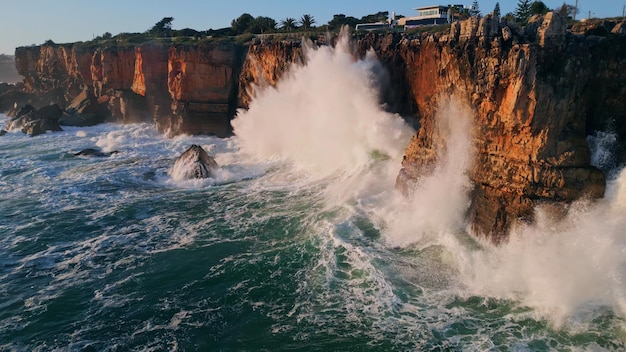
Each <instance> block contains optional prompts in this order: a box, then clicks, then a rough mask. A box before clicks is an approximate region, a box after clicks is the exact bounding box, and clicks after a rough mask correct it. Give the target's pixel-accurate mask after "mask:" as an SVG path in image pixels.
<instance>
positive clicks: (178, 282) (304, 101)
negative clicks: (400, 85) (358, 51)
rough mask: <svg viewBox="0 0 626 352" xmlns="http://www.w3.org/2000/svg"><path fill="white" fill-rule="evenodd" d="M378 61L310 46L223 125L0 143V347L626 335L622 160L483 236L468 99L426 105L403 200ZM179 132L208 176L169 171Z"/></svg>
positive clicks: (569, 345) (285, 346) (397, 120)
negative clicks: (562, 197) (421, 142)
mask: <svg viewBox="0 0 626 352" xmlns="http://www.w3.org/2000/svg"><path fill="white" fill-rule="evenodd" d="M376 72H380V67H379V65H378V63H377V61H376V58H375V57H373V56H372V55H369V56H368V57H367V58H365V59H363V60H357V61H355V60H354V59H353V58H352V56H351V55H350V54H349V50H348V46H347V44H346V43H340V44H339V45H338V47H337V48H336V49H334V48H330V47H322V48H319V49H309V50H308V52H307V65H306V66H304V67H297V68H296V67H294V68H292V70H291V71H290V73H289V74H288V75H286V77H285V79H284V80H283V81H281V82H280V83H279V84H278V86H277V87H275V88H266V89H260V90H259V91H258V93H257V96H256V97H255V100H254V101H253V103H252V104H251V106H250V109H249V110H247V111H240V112H239V114H238V116H237V118H236V119H235V120H234V121H233V127H234V131H235V136H233V137H231V138H225V139H220V138H217V137H211V136H178V137H175V138H166V137H165V136H164V135H163V134H161V133H159V132H157V131H156V130H155V128H154V127H153V126H152V125H151V124H130V125H117V124H102V125H98V126H94V127H63V129H64V131H63V132H55V133H51V132H49V133H46V134H44V135H41V136H37V137H28V136H27V135H24V134H22V133H21V132H19V131H12V132H9V133H8V134H6V135H5V136H2V137H0V163H1V174H0V194H2V197H0V218H1V220H2V221H0V350H7V351H52V350H54V351H165V350H168V351H196V350H197V351H620V350H624V349H626V330H625V328H626V325H625V321H624V317H625V316H626V314H625V313H626V283H625V282H624V274H625V273H626V254H625V253H626V216H624V214H626V212H625V210H626V174H625V175H622V174H621V173H620V172H619V170H615V172H614V173H613V177H612V178H611V180H610V181H609V185H608V188H607V194H606V197H605V199H603V200H600V201H597V202H591V201H588V200H581V201H579V202H576V203H574V204H572V205H571V206H570V207H569V208H568V212H567V215H566V217H565V219H563V220H559V219H555V218H553V217H552V216H551V215H550V214H551V213H550V212H549V211H545V210H543V209H541V208H538V209H537V222H536V224H533V225H527V226H523V227H518V228H516V229H514V231H513V233H512V234H511V240H510V241H509V242H508V243H506V244H503V245H501V246H499V247H494V246H493V245H491V244H489V243H485V242H483V241H480V240H478V239H476V238H474V237H472V236H471V235H469V234H468V233H467V231H466V227H467V224H466V223H465V219H464V215H463V214H464V211H465V210H466V209H467V206H468V190H469V189H470V188H471V183H470V182H469V179H468V177H467V175H466V170H467V169H468V168H469V167H471V162H472V160H471V153H469V150H470V149H471V142H472V138H471V136H469V135H467V133H468V131H469V130H471V120H472V119H471V112H469V110H468V109H467V108H465V107H463V106H461V105H460V104H459V103H458V102H456V101H455V99H454V97H451V98H450V100H449V101H448V102H447V103H446V104H445V105H442V107H441V109H440V120H441V121H444V123H442V126H443V127H442V128H444V129H445V132H446V133H448V136H449V138H448V144H447V146H446V148H445V152H443V153H442V155H443V157H442V158H441V160H440V163H439V164H438V165H437V166H436V168H435V170H434V174H433V175H432V176H431V177H428V178H425V179H424V180H422V181H421V182H420V183H419V184H417V185H416V186H415V188H414V189H413V190H412V191H411V196H410V197H408V198H407V197H404V196H402V195H400V194H399V192H398V191H396V190H395V186H394V185H395V177H396V175H397V174H398V172H399V170H400V167H401V160H402V155H403V152H404V147H405V146H406V145H407V143H408V141H409V139H410V138H411V135H412V134H413V131H412V130H411V129H410V128H409V127H408V126H407V125H406V124H405V123H404V121H403V120H402V118H401V117H400V116H396V115H393V114H390V113H387V112H385V111H384V109H383V108H382V107H381V105H380V103H379V99H378V92H377V89H376V87H377V84H376V82H377V79H376V75H375V73H376ZM7 120H8V118H7V117H6V116H4V115H0V125H4V124H5V123H6V121H7ZM594 138H597V139H600V138H608V137H606V136H604V135H597V136H596V137H594ZM596 142H598V140H596ZM191 144H198V145H201V146H203V148H205V150H207V151H208V152H209V154H211V155H213V156H215V159H216V161H217V162H218V164H219V165H220V167H219V169H218V170H217V172H216V174H215V176H214V177H213V178H209V179H205V180H180V179H178V178H177V177H176V175H174V174H172V173H171V168H172V166H173V164H174V160H175V159H176V157H177V156H178V155H180V154H181V153H182V152H184V151H185V150H186V149H187V148H188V147H189V146H190V145H191ZM590 144H592V145H598V146H601V145H603V144H602V143H599V142H598V143H590ZM85 148H100V149H102V150H103V151H107V152H110V151H118V153H116V154H112V155H111V156H110V157H84V156H75V155H74V154H75V153H77V152H79V151H80V150H82V149H85ZM605 153H606V151H603V150H601V149H599V148H596V149H595V150H594V158H596V159H597V160H601V159H602V158H603V157H605V155H604V154H605ZM598 162H600V161H598Z"/></svg>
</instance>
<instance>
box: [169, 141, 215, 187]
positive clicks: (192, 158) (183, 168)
mask: <svg viewBox="0 0 626 352" xmlns="http://www.w3.org/2000/svg"><path fill="white" fill-rule="evenodd" d="M217 167H218V165H217V162H215V159H213V158H212V157H211V156H209V154H207V152H206V151H205V150H204V149H202V147H200V146H198V145H195V144H194V145H192V146H191V147H189V149H187V151H185V152H184V153H183V154H182V155H181V156H179V157H178V159H176V162H175V163H174V167H173V168H172V177H173V178H174V179H176V180H189V179H194V178H200V179H201V178H209V177H212V176H213V172H214V171H215V169H217Z"/></svg>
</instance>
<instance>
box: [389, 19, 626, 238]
mask: <svg viewBox="0 0 626 352" xmlns="http://www.w3.org/2000/svg"><path fill="white" fill-rule="evenodd" d="M625 49H626V38H624V37H623V36H621V37H620V36H610V37H604V38H603V39H602V40H596V39H593V38H592V39H589V38H588V37H580V36H575V35H571V34H568V33H567V31H566V27H565V21H564V20H563V19H561V18H559V17H557V16H556V15H553V14H552V13H550V14H548V15H546V16H545V17H536V18H533V19H532V20H531V23H530V25H529V26H528V27H527V28H526V29H525V30H524V31H520V30H519V29H517V28H515V27H513V26H510V27H509V26H508V25H507V24H506V23H500V22H499V21H495V20H493V19H492V18H491V17H490V16H486V17H484V18H482V19H481V20H480V21H477V20H469V21H466V22H462V23H460V24H459V23H457V24H454V25H453V26H452V28H451V31H450V33H447V34H443V35H434V36H426V37H423V38H421V39H420V40H412V41H404V42H402V43H400V44H399V45H398V47H396V49H395V50H396V51H399V52H401V53H402V54H401V55H402V56H403V59H404V63H405V64H406V67H407V76H406V79H407V81H408V85H409V86H410V87H411V94H412V96H413V97H414V101H415V103H416V104H417V110H418V112H419V116H420V125H421V126H420V129H419V130H418V131H417V133H416V135H415V136H414V137H413V139H412V140H411V142H410V143H409V145H408V147H407V149H406V151H405V158H404V161H403V170H402V171H401V173H400V175H399V177H398V184H399V186H400V187H401V188H406V187H411V184H412V183H414V182H415V181H416V180H419V178H420V177H423V176H424V175H427V174H428V173H429V172H430V170H432V165H433V164H435V163H436V162H437V159H438V157H439V155H438V150H439V148H438V146H440V145H442V144H445V143H446V142H447V141H445V140H441V136H439V135H438V133H437V128H436V126H437V123H438V121H437V120H436V116H437V115H436V114H435V112H436V109H437V108H438V107H439V105H440V102H441V100H442V99H445V98H448V97H450V96H454V97H455V99H459V100H462V101H463V102H464V103H465V104H467V106H469V107H470V109H471V110H472V115H473V126H474V127H473V128H474V130H473V131H472V135H473V138H474V148H475V150H474V151H473V153H474V166H473V167H472V168H471V169H470V170H468V175H469V177H470V179H471V181H472V183H473V185H474V189H473V191H472V194H471V197H470V199H471V205H470V207H469V210H468V220H469V224H470V225H471V228H472V230H473V231H474V232H475V233H477V234H479V235H484V236H487V237H489V238H490V239H492V240H493V241H495V242H499V241H502V240H504V239H506V236H507V235H508V233H509V232H508V231H509V230H510V228H511V226H513V225H514V224H515V223H516V222H518V221H519V220H522V221H530V220H532V219H533V215H534V214H533V209H534V207H535V206H537V205H540V204H562V203H567V202H571V201H573V200H576V199H579V198H581V197H589V198H598V197H602V196H603V194H604V189H605V178H604V175H603V173H602V172H601V171H600V170H598V169H596V168H595V167H593V166H591V165H590V151H589V148H588V145H587V141H586V136H587V133H588V132H589V125H596V126H597V127H602V125H603V124H604V122H606V121H608V119H607V118H608V117H609V116H613V117H614V118H615V119H619V120H621V121H623V120H625V119H626V116H625V115H624V107H625V106H626V105H625V104H626V96H625V95H624V94H623V92H624V89H625V87H626V72H625V71H624V70H621V71H620V70H619V69H617V67H626V60H625V59H626V56H624V50H625ZM598 86H607V87H611V88H609V89H611V90H612V91H611V92H609V91H608V89H598V88H595V87H598ZM602 121H604V122H602ZM622 124H623V122H622ZM604 127H605V128H606V126H604ZM624 137H626V136H624Z"/></svg>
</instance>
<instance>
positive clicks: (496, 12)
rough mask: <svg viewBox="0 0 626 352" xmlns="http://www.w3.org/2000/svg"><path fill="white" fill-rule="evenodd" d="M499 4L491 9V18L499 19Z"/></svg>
mask: <svg viewBox="0 0 626 352" xmlns="http://www.w3.org/2000/svg"><path fill="white" fill-rule="evenodd" d="M500 16H501V14H500V3H499V2H496V7H494V8H493V17H495V18H500Z"/></svg>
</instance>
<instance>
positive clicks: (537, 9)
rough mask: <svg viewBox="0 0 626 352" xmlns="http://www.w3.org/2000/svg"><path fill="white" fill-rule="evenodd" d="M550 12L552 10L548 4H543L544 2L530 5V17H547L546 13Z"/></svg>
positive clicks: (535, 2)
mask: <svg viewBox="0 0 626 352" xmlns="http://www.w3.org/2000/svg"><path fill="white" fill-rule="evenodd" d="M548 11H550V9H549V8H548V6H546V4H544V3H543V1H540V0H539V1H533V3H532V4H530V15H531V16H532V15H545V14H546V13H548Z"/></svg>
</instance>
